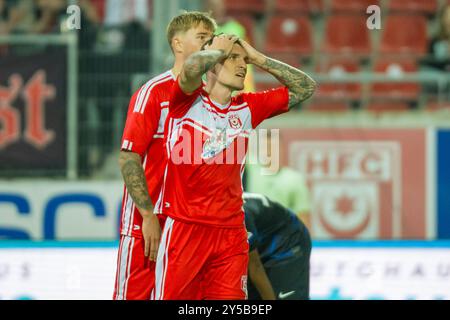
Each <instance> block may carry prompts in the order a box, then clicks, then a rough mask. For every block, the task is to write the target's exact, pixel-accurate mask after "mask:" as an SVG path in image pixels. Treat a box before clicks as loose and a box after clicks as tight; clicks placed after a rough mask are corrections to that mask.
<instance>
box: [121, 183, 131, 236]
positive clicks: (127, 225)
mask: <svg viewBox="0 0 450 320" xmlns="http://www.w3.org/2000/svg"><path fill="white" fill-rule="evenodd" d="M133 207H134V203H133V199H132V198H131V196H130V193H129V192H128V191H127V201H126V206H125V213H124V215H123V224H122V230H126V231H125V232H126V235H128V236H129V235H130V234H129V232H128V230H129V229H130V225H131V214H132V210H133V209H134V208H133Z"/></svg>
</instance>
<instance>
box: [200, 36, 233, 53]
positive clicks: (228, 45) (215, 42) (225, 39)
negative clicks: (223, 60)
mask: <svg viewBox="0 0 450 320" xmlns="http://www.w3.org/2000/svg"><path fill="white" fill-rule="evenodd" d="M238 40H239V38H238V37H237V36H234V35H230V34H220V35H217V36H215V37H214V38H213V39H212V43H211V44H210V45H206V46H205V49H209V50H222V51H223V52H224V53H225V56H226V57H228V55H229V54H230V52H231V50H232V49H233V45H234V43H235V42H237V41H238Z"/></svg>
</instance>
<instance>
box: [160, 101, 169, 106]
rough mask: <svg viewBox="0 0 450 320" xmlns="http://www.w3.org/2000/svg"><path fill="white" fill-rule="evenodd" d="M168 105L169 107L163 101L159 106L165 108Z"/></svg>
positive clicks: (167, 103)
mask: <svg viewBox="0 0 450 320" xmlns="http://www.w3.org/2000/svg"><path fill="white" fill-rule="evenodd" d="M168 105H169V101H163V102H161V104H160V106H161V107H167V106H168Z"/></svg>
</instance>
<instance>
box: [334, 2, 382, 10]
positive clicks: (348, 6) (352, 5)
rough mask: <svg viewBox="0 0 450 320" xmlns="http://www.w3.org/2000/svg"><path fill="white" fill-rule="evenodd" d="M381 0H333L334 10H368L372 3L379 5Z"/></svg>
mask: <svg viewBox="0 0 450 320" xmlns="http://www.w3.org/2000/svg"><path fill="white" fill-rule="evenodd" d="M379 2H380V1H379V0H357V1H355V0H331V11H333V12H366V9H367V7H368V6H370V5H379Z"/></svg>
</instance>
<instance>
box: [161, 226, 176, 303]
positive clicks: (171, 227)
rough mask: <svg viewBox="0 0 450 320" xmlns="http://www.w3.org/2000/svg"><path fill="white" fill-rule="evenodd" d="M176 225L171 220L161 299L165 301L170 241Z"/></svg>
mask: <svg viewBox="0 0 450 320" xmlns="http://www.w3.org/2000/svg"><path fill="white" fill-rule="evenodd" d="M174 223H175V221H174V220H172V219H170V226H169V228H170V229H169V235H168V237H167V238H168V239H167V246H166V252H165V254H164V266H165V268H164V276H163V280H162V290H161V298H160V299H164V286H165V285H166V274H167V266H168V265H169V248H170V239H171V238H172V230H173V224H174Z"/></svg>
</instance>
